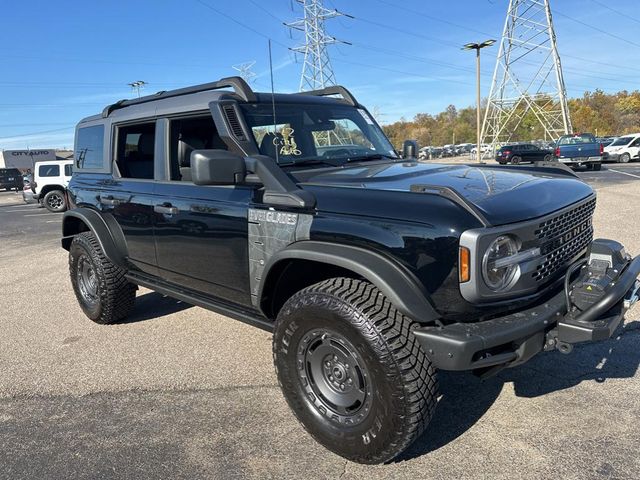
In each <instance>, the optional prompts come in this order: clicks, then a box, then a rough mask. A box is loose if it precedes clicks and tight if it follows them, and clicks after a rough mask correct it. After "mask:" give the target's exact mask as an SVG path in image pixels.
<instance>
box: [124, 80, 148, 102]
mask: <svg viewBox="0 0 640 480" xmlns="http://www.w3.org/2000/svg"><path fill="white" fill-rule="evenodd" d="M127 85H129V86H130V87H131V88H132V89H133V90H135V91H136V93H137V94H138V98H140V89H141V88H144V86H145V85H147V82H145V81H144V80H136V81H135V82H131V83H127Z"/></svg>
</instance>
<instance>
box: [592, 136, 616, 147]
mask: <svg viewBox="0 0 640 480" xmlns="http://www.w3.org/2000/svg"><path fill="white" fill-rule="evenodd" d="M616 138H618V137H596V141H597V142H598V143H601V144H602V146H603V147H607V146H609V145H611V144H612V143H613V141H614V140H615V139H616Z"/></svg>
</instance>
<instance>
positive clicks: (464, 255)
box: [458, 247, 470, 283]
mask: <svg viewBox="0 0 640 480" xmlns="http://www.w3.org/2000/svg"><path fill="white" fill-rule="evenodd" d="M469 278H470V266H469V249H468V248H466V247H460V253H459V255H458V279H459V280H460V283H464V282H468V281H469Z"/></svg>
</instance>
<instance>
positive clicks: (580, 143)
mask: <svg viewBox="0 0 640 480" xmlns="http://www.w3.org/2000/svg"><path fill="white" fill-rule="evenodd" d="M603 154H604V147H603V146H602V144H601V143H598V142H597V141H596V137H594V136H593V134H591V133H574V134H571V135H563V136H562V137H560V138H559V139H558V141H557V143H556V148H555V151H554V157H555V159H556V160H558V161H560V162H562V163H564V164H566V165H569V166H571V167H581V166H583V165H586V167H587V169H589V170H600V169H601V168H602V156H603Z"/></svg>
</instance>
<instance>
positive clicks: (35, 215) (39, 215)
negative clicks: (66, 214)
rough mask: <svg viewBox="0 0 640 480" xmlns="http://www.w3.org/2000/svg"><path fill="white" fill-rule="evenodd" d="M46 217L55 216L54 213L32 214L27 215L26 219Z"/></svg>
mask: <svg viewBox="0 0 640 480" xmlns="http://www.w3.org/2000/svg"><path fill="white" fill-rule="evenodd" d="M44 215H54V214H53V213H32V214H31V215H25V217H42V216H44Z"/></svg>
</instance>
